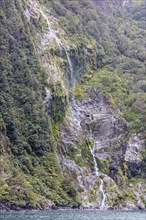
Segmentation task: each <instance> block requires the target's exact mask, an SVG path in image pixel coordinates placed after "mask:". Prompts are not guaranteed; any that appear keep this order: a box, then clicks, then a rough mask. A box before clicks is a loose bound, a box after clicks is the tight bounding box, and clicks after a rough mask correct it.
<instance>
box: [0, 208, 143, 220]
mask: <svg viewBox="0 0 146 220" xmlns="http://www.w3.org/2000/svg"><path fill="white" fill-rule="evenodd" d="M0 220H146V213H145V212H143V211H109V210H108V211H107V210H106V211H101V210H51V211H20V212H0Z"/></svg>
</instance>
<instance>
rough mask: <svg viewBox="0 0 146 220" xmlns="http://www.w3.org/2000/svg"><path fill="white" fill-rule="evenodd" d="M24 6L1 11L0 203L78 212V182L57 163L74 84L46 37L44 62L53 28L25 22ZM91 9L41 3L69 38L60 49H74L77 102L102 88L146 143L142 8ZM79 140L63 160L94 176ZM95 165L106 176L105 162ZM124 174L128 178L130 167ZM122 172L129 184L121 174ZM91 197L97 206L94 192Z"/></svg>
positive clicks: (83, 4)
mask: <svg viewBox="0 0 146 220" xmlns="http://www.w3.org/2000/svg"><path fill="white" fill-rule="evenodd" d="M26 2H27V1H25V0H11V1H10V0H2V1H1V4H0V30H1V33H0V45H1V46H0V54H1V61H0V203H1V202H10V203H15V204H16V205H20V206H22V207H30V206H32V207H38V208H41V207H45V206H47V204H48V202H50V201H51V202H52V204H57V205H74V206H76V205H77V204H80V201H79V198H78V190H79V189H78V188H79V187H78V186H77V185H76V184H75V180H76V179H77V176H76V175H77V174H76V173H72V174H70V173H69V171H68V170H67V168H66V169H64V170H63V171H62V169H61V164H60V163H59V162H58V158H59V156H60V154H61V153H62V151H61V150H62V149H60V142H61V140H60V131H61V129H62V127H63V126H64V125H65V126H67V124H66V122H65V118H66V116H67V114H69V111H70V110H69V108H68V107H69V98H70V97H68V96H69V95H72V90H73V88H70V91H68V94H67V92H66V88H65V81H67V80H68V79H66V78H69V76H68V75H69V73H68V72H69V67H68V63H67V57H66V54H65V51H64V49H63V48H62V49H63V51H62V54H61V52H60V51H59V48H58V46H57V45H56V42H55V40H54V41H53V43H54V44H51V46H50V47H49V45H50V44H49V43H50V38H49V37H48V38H47V42H48V48H47V52H46V53H47V55H46V56H47V59H46V57H45V56H44V57H43V55H42V54H41V51H39V49H38V45H37V44H39V43H40V41H41V40H40V39H41V37H40V36H43V34H44V33H45V31H46V30H47V28H48V26H47V23H45V21H44V19H43V18H42V17H41V16H40V17H39V16H38V18H37V13H38V12H36V17H35V16H34V18H31V19H30V21H29V22H28V21H27V18H26V16H25V14H24V10H25V8H26V7H25V4H26ZM94 2H95V3H96V4H94V3H93V1H91V0H80V1H78V0H50V1H47V0H38V3H40V4H41V6H42V5H43V6H45V7H46V9H47V10H48V11H49V13H50V14H51V16H50V17H51V19H52V20H51V22H52V21H54V22H56V20H57V22H58V23H59V27H60V29H61V27H62V29H63V31H64V32H65V34H64V35H63V34H62V36H63V37H64V39H61V40H62V42H69V44H70V45H66V46H67V50H68V52H69V55H70V59H71V61H72V63H73V68H74V77H75V78H76V81H77V82H78V85H77V86H76V88H75V90H74V96H75V98H76V99H78V100H84V99H88V98H89V95H90V92H93V88H94V87H98V88H99V89H100V92H101V93H102V94H105V95H107V96H108V97H109V100H110V103H111V104H112V106H113V108H114V109H117V108H119V109H120V110H121V117H123V118H124V119H125V120H126V121H127V124H128V128H129V132H130V133H133V132H137V133H140V134H141V138H145V139H146V135H145V130H146V78H145V75H144V74H145V39H144V37H143V36H144V34H145V2H144V0H139V1H135V0H132V2H133V3H131V4H132V5H131V7H130V8H129V9H128V10H127V9H126V8H121V7H122V6H119V5H118V4H117V5H116V4H113V2H112V3H111V6H109V5H108V4H107V5H106V6H107V7H106V8H107V12H106V11H104V9H103V8H104V5H102V4H106V3H105V1H101V5H100V4H98V1H97V2H96V1H94ZM110 7H112V11H111V8H110ZM30 8H31V7H30ZM30 10H31V9H30ZM44 11H45V9H44ZM48 11H47V13H48ZM49 13H48V14H49ZM57 22H56V23H57ZM58 23H57V24H58ZM59 34H60V33H58V32H56V35H57V36H58V35H59ZM39 37H40V38H39ZM65 38H68V41H66V39H65ZM40 45H41V46H42V45H43V43H42V44H40ZM72 45H75V48H74V47H73V46H72ZM43 49H44V48H43ZM69 50H70V51H69ZM46 60H47V61H46ZM45 62H49V64H50V66H51V65H52V66H53V65H54V63H56V64H57V68H56V71H58V72H59V74H60V75H59V77H60V78H59V77H58V78H57V77H56V78H55V77H54V75H53V74H54V72H53V71H52V69H51V68H50V69H49V70H46V69H47V67H46V66H45V64H46V63H45ZM63 74H64V75H63ZM53 77H54V78H55V79H53ZM65 77H66V78H65ZM48 78H49V80H50V81H49V80H48ZM53 80H54V81H53ZM48 81H49V83H48ZM70 85H71V83H70ZM46 88H48V89H49V90H50V96H51V98H50V103H49V104H50V105H49V108H48V109H46V108H45V104H44V100H45V96H46ZM82 136H83V138H82V139H81V140H80V141H78V142H77V143H75V146H74V145H73V146H70V147H69V148H68V149H66V148H65V152H64V154H65V155H67V157H68V158H69V159H72V160H74V161H75V163H76V165H77V166H79V167H87V168H89V170H90V171H91V167H92V162H91V161H92V155H91V153H90V150H89V146H88V143H86V140H85V137H84V135H82ZM110 150H111V151H112V149H110ZM144 155H145V152H144ZM61 156H62V155H61ZM63 156H64V155H63ZM144 163H145V161H144ZM98 164H99V168H100V169H101V171H102V172H104V173H106V174H109V168H108V161H98ZM124 169H125V170H126V172H127V169H128V168H127V167H126V165H125V167H124ZM118 172H119V175H120V177H121V178H123V179H124V180H125V181H128V180H127V178H126V177H125V176H124V175H123V171H122V170H121V168H120V167H119V169H118ZM121 178H119V184H120V183H121V182H120V181H121ZM90 194H91V196H90V200H91V201H92V200H94V199H95V197H94V192H93V191H91V193H90ZM125 198H131V200H132V201H134V198H133V197H132V195H131V193H130V192H129V191H126V192H124V193H123V194H121V195H119V198H118V199H117V203H119V204H121V203H123V202H124V199H125Z"/></svg>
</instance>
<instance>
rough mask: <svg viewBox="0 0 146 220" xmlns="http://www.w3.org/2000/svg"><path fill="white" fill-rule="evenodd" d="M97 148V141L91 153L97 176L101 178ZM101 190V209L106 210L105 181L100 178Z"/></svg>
mask: <svg viewBox="0 0 146 220" xmlns="http://www.w3.org/2000/svg"><path fill="white" fill-rule="evenodd" d="M95 147H96V144H95V141H94V145H93V148H92V149H91V147H90V151H91V154H92V156H93V163H94V170H95V175H96V176H98V177H99V178H100V175H101V172H100V170H99V168H98V165H97V162H96V157H95ZM99 190H100V192H101V193H102V200H101V203H100V209H104V208H105V202H106V195H105V193H104V189H103V180H102V178H100V187H99Z"/></svg>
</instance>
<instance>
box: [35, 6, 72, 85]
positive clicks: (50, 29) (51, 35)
mask: <svg viewBox="0 0 146 220" xmlns="http://www.w3.org/2000/svg"><path fill="white" fill-rule="evenodd" d="M39 12H40V13H41V15H42V17H43V18H44V19H45V20H46V23H47V25H48V30H49V32H50V37H51V38H52V39H55V41H56V44H57V46H58V47H59V49H60V54H62V49H64V51H65V53H66V57H67V60H68V65H69V70H70V80H71V82H73V84H74V80H73V78H74V77H73V65H72V62H71V59H70V56H69V53H68V51H67V49H66V47H65V46H64V45H63V44H62V42H61V40H60V39H59V38H58V37H57V35H56V32H55V31H54V30H53V28H52V26H51V23H50V22H49V20H48V17H47V16H46V14H45V13H44V12H43V10H40V9H39Z"/></svg>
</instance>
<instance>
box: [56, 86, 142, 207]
mask: <svg viewBox="0 0 146 220" xmlns="http://www.w3.org/2000/svg"><path fill="white" fill-rule="evenodd" d="M93 143H95V156H96V159H97V164H98V168H99V170H100V172H101V176H102V179H103V183H104V184H103V188H104V191H105V194H106V205H105V208H114V207H115V208H116V207H119V208H124V209H138V208H140V209H143V208H144V206H145V205H144V203H143V201H142V199H143V198H142V192H144V190H145V183H144V182H143V183H139V184H141V186H140V187H141V189H140V190H139V189H136V187H137V183H134V184H132V185H129V176H130V177H131V175H132V174H133V171H135V170H136V171H137V169H138V172H141V170H142V160H143V157H142V152H143V150H144V147H145V146H144V141H141V140H140V139H139V137H138V135H137V134H133V135H131V137H130V138H129V136H128V129H127V124H126V123H125V121H124V120H123V119H122V117H121V116H120V111H119V110H114V109H113V108H112V106H111V104H110V101H109V98H108V97H107V96H104V95H101V94H100V92H99V90H98V89H97V88H94V89H93V91H92V93H91V94H90V96H89V97H88V98H87V99H85V100H75V99H74V97H72V99H71V101H70V114H69V115H68V116H67V117H66V122H65V125H64V127H63V129H62V131H61V144H60V149H61V155H62V156H60V159H59V160H60V164H61V167H63V169H64V170H66V169H67V170H68V172H70V175H71V176H72V174H73V173H74V174H75V176H76V178H75V180H74V181H75V184H76V185H77V186H78V196H79V198H80V200H81V201H82V205H83V206H85V207H88V208H89V207H94V208H95V207H99V206H100V202H101V200H102V195H101V193H100V191H99V185H100V183H99V182H100V179H99V177H97V176H96V175H95V173H94V172H95V170H94V165H93V158H92V155H91V152H90V150H89V149H90V148H92V147H93ZM83 146H85V147H83ZM84 149H86V151H87V155H88V156H87V157H84ZM127 191H128V192H127ZM129 191H132V193H129ZM135 191H136V193H135ZM131 197H132V198H131ZM128 199H129V200H128ZM120 201H122V202H121V203H122V204H120ZM136 201H137V202H136ZM117 204H118V205H117Z"/></svg>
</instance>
